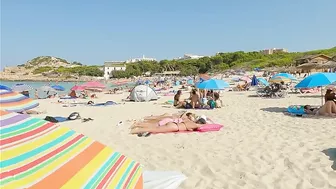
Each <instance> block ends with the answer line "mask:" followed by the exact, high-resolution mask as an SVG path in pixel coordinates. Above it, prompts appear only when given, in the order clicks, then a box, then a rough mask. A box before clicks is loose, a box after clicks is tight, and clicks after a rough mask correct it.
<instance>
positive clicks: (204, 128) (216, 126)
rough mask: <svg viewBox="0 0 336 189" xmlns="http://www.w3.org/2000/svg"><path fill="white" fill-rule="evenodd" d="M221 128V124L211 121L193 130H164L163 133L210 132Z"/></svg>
mask: <svg viewBox="0 0 336 189" xmlns="http://www.w3.org/2000/svg"><path fill="white" fill-rule="evenodd" d="M222 128H223V125H221V124H217V123H211V124H209V123H208V124H204V125H203V126H202V127H200V128H198V129H197V130H195V131H176V132H164V133H191V132H199V133H204V132H211V131H219V130H221V129H222ZM153 134H159V133H153Z"/></svg>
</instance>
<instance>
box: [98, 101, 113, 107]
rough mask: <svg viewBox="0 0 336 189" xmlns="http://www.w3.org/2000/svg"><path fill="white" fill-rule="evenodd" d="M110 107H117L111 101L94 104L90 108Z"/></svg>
mask: <svg viewBox="0 0 336 189" xmlns="http://www.w3.org/2000/svg"><path fill="white" fill-rule="evenodd" d="M111 105H118V103H116V102H113V101H107V102H105V103H98V104H94V105H92V106H111Z"/></svg>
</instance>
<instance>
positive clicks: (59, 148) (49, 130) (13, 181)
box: [0, 111, 143, 189]
mask: <svg viewBox="0 0 336 189" xmlns="http://www.w3.org/2000/svg"><path fill="white" fill-rule="evenodd" d="M0 131H1V132H0V150H1V159H0V171H1V172H0V188H135V189H140V188H143V180H142V179H143V178H142V168H141V166H140V164H139V163H137V162H135V161H132V160H131V159H129V158H127V157H126V156H124V155H122V154H120V153H118V152H116V151H114V150H112V149H111V148H108V147H106V146H105V145H103V144H101V143H99V142H97V141H94V140H92V139H90V138H88V137H87V136H85V135H83V134H79V133H76V132H75V131H73V130H71V129H69V128H66V127H61V126H58V125H56V124H53V123H51V122H47V121H45V120H41V119H38V118H33V117H30V116H28V115H25V114H17V113H14V112H12V113H10V112H5V111H0Z"/></svg>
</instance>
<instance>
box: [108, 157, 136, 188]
mask: <svg viewBox="0 0 336 189" xmlns="http://www.w3.org/2000/svg"><path fill="white" fill-rule="evenodd" d="M130 163H132V160H131V159H129V158H127V159H126V160H125V161H124V162H123V164H122V165H121V167H119V169H118V170H117V174H115V175H114V176H113V178H112V180H111V182H110V183H109V185H108V188H111V189H113V188H116V186H117V184H118V182H119V181H120V179H121V177H122V176H123V174H124V173H125V172H126V169H127V167H128V166H129V164H130Z"/></svg>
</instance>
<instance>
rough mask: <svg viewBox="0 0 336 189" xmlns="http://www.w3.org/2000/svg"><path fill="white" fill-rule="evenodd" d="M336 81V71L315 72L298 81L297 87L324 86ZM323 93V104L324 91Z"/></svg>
mask: <svg viewBox="0 0 336 189" xmlns="http://www.w3.org/2000/svg"><path fill="white" fill-rule="evenodd" d="M333 82H336V73H315V74H312V75H310V76H308V77H306V78H305V79H303V80H302V81H301V82H300V83H298V84H297V85H296V86H295V88H314V87H323V86H327V85H330V84H332V83H333ZM321 95H322V104H323V93H322V90H321Z"/></svg>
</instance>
